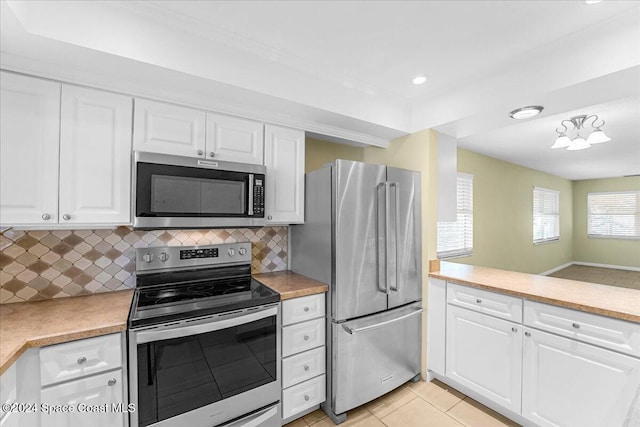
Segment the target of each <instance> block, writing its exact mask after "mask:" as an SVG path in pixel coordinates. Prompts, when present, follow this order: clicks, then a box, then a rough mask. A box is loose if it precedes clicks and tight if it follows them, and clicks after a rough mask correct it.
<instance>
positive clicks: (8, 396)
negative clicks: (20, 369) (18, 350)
mask: <svg viewBox="0 0 640 427" xmlns="http://www.w3.org/2000/svg"><path fill="white" fill-rule="evenodd" d="M17 395H18V386H17V378H16V364H15V363H14V364H12V365H11V366H9V368H8V369H7V370H6V371H5V372H4V373H3V374H2V376H1V377H0V403H2V409H0V417H3V416H4V415H5V410H4V405H5V404H10V403H13V402H15V401H16V397H17Z"/></svg>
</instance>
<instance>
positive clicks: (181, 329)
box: [136, 307, 278, 344]
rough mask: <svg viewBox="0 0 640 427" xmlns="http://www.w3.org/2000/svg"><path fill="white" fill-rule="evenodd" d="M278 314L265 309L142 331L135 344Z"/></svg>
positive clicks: (275, 308) (240, 323) (273, 308)
mask: <svg viewBox="0 0 640 427" xmlns="http://www.w3.org/2000/svg"><path fill="white" fill-rule="evenodd" d="M276 314H278V307H269V308H266V309H262V310H258V311H253V312H250V313H248V314H246V313H241V314H239V315H236V316H234V317H231V318H229V319H224V320H214V321H209V322H206V321H203V323H197V324H195V325H189V326H184V324H178V325H168V326H165V327H162V326H161V327H158V328H154V329H150V330H144V331H140V332H137V333H136V342H137V343H138V344H145V343H148V342H154V341H162V340H168V339H171V338H180V337H187V336H190V335H197V334H204V333H207V332H213V331H219V330H221V329H227V328H232V327H234V326H239V325H244V324H247V323H249V322H253V321H256V320H260V319H264V318H267V317H270V316H275V315H276Z"/></svg>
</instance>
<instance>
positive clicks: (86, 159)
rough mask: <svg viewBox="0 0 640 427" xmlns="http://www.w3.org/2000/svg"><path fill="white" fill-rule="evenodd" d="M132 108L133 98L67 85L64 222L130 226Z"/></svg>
mask: <svg viewBox="0 0 640 427" xmlns="http://www.w3.org/2000/svg"><path fill="white" fill-rule="evenodd" d="M131 109H132V99H131V98H130V97H128V96H124V95H118V94H113V93H108V92H102V91H97V90H92V89H84V88H79V87H74V86H63V88H62V113H61V118H62V122H61V129H60V223H62V224H66V223H73V224H126V223H129V222H130V215H131V213H130V206H131V205H130V194H131V183H130V182H131Z"/></svg>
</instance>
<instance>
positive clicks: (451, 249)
mask: <svg viewBox="0 0 640 427" xmlns="http://www.w3.org/2000/svg"><path fill="white" fill-rule="evenodd" d="M456 188H457V193H458V194H457V220H456V221H455V222H454V221H446V222H443V221H439V222H438V235H437V245H438V247H437V251H438V258H452V257H461V256H469V255H471V254H472V253H473V175H468V174H465V173H459V174H458V179H457V183H456Z"/></svg>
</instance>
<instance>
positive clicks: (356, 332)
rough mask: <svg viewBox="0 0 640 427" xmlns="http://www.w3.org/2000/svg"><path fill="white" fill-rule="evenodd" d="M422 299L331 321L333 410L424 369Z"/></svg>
mask: <svg viewBox="0 0 640 427" xmlns="http://www.w3.org/2000/svg"><path fill="white" fill-rule="evenodd" d="M421 313H422V308H421V304H420V303H419V302H418V303H414V304H411V305H408V306H404V307H400V308H397V309H394V310H388V311H386V312H383V313H379V314H375V315H372V316H367V317H362V318H359V319H356V320H352V321H348V322H343V323H332V324H331V328H332V345H333V350H332V353H333V357H334V364H333V366H332V372H331V375H332V388H333V393H332V402H331V406H332V409H333V412H335V413H336V414H341V413H343V412H346V411H348V410H350V409H352V408H355V407H356V406H360V405H362V404H364V403H366V402H369V401H371V400H373V399H375V398H377V397H379V396H381V395H383V394H385V393H387V392H389V391H391V390H393V389H395V388H396V387H398V386H400V385H402V384H403V383H405V382H407V381H408V380H410V379H411V378H413V377H414V376H415V375H416V374H418V373H419V372H420V330H421V324H422V320H421V317H422V316H421Z"/></svg>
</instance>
